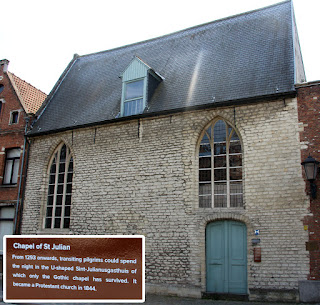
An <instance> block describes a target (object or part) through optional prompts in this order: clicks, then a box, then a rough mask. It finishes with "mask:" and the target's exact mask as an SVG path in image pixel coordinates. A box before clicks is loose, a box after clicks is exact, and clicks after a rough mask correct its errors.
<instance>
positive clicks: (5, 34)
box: [0, 0, 320, 93]
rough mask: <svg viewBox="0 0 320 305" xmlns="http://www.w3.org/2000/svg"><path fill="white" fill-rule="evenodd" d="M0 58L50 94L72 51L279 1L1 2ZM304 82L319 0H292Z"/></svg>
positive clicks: (315, 70) (311, 75) (318, 72)
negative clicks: (6, 60)
mask: <svg viewBox="0 0 320 305" xmlns="http://www.w3.org/2000/svg"><path fill="white" fill-rule="evenodd" d="M1 2H2V5H1V7H2V9H1V26H0V59H8V60H9V61H10V65H9V71H10V72H13V73H14V74H16V75H17V76H19V77H20V78H22V79H24V80H25V81H27V82H29V83H31V84H32V85H34V86H35V87H37V88H38V89H41V90H42V91H44V92H45V93H49V92H50V91H51V89H52V88H53V86H54V84H55V83H56V81H57V80H58V78H59V77H60V75H61V73H62V72H63V70H64V69H65V68H66V66H67V65H68V63H69V62H70V61H71V60H72V57H73V54H75V53H77V54H79V55H85V54H90V53H95V52H100V51H104V50H109V49H112V48H115V47H120V46H124V45H127V44H131V43H134V42H139V41H143V40H146V39H150V38H155V37H158V36H162V35H165V34H169V33H172V32H175V31H179V30H182V29H185V28H188V27H192V26H195V25H199V24H202V23H206V22H210V21H213V20H217V19H220V18H224V17H228V16H232V15H235V14H239V13H243V12H247V11H250V10H254V9H257V8H261V7H265V6H268V5H271V4H274V3H278V2H280V1H279V0H241V1H239V0H210V1H209V0H193V1H191V0H189V1H188V0H159V1H150V0H135V1H133V0H114V1H111V0H85V1H84V0H2V1H1ZM293 4H294V10H295V16H296V21H297V27H298V33H299V38H300V45H301V49H302V56H303V61H304V66H305V70H306V75H307V80H308V81H313V80H320V63H319V62H320V61H319V55H320V48H319V47H320V39H319V29H320V18H319V13H320V0H293Z"/></svg>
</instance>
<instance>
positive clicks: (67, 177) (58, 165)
mask: <svg viewBox="0 0 320 305" xmlns="http://www.w3.org/2000/svg"><path fill="white" fill-rule="evenodd" d="M64 151H65V157H64V155H63V154H64V153H63V152H64ZM61 153H63V154H61ZM47 177H48V180H47V181H48V189H47V196H46V200H47V201H46V205H45V211H44V219H43V228H44V229H69V227H70V216H71V204H72V200H71V199H72V180H73V155H72V152H71V150H70V148H69V147H68V145H66V144H65V143H64V142H62V143H61V144H59V146H58V147H57V148H56V149H55V151H54V152H53V154H52V157H51V160H50V163H49V166H48V171H47Z"/></svg>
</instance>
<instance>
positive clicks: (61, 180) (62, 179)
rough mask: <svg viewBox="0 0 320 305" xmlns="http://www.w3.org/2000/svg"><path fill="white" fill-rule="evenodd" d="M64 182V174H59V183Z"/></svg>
mask: <svg viewBox="0 0 320 305" xmlns="http://www.w3.org/2000/svg"><path fill="white" fill-rule="evenodd" d="M63 182H64V173H62V174H59V178H58V183H63Z"/></svg>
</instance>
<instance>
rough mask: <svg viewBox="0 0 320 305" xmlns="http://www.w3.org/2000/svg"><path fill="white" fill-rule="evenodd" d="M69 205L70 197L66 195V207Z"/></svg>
mask: <svg viewBox="0 0 320 305" xmlns="http://www.w3.org/2000/svg"><path fill="white" fill-rule="evenodd" d="M70 204H71V195H66V205H70Z"/></svg>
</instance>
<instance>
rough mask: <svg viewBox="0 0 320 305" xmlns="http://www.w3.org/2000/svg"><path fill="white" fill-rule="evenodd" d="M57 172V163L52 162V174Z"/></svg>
mask: <svg viewBox="0 0 320 305" xmlns="http://www.w3.org/2000/svg"><path fill="white" fill-rule="evenodd" d="M54 161H55V160H54ZM55 172H56V163H55V162H54V163H52V165H51V168H50V173H51V174H55Z"/></svg>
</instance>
